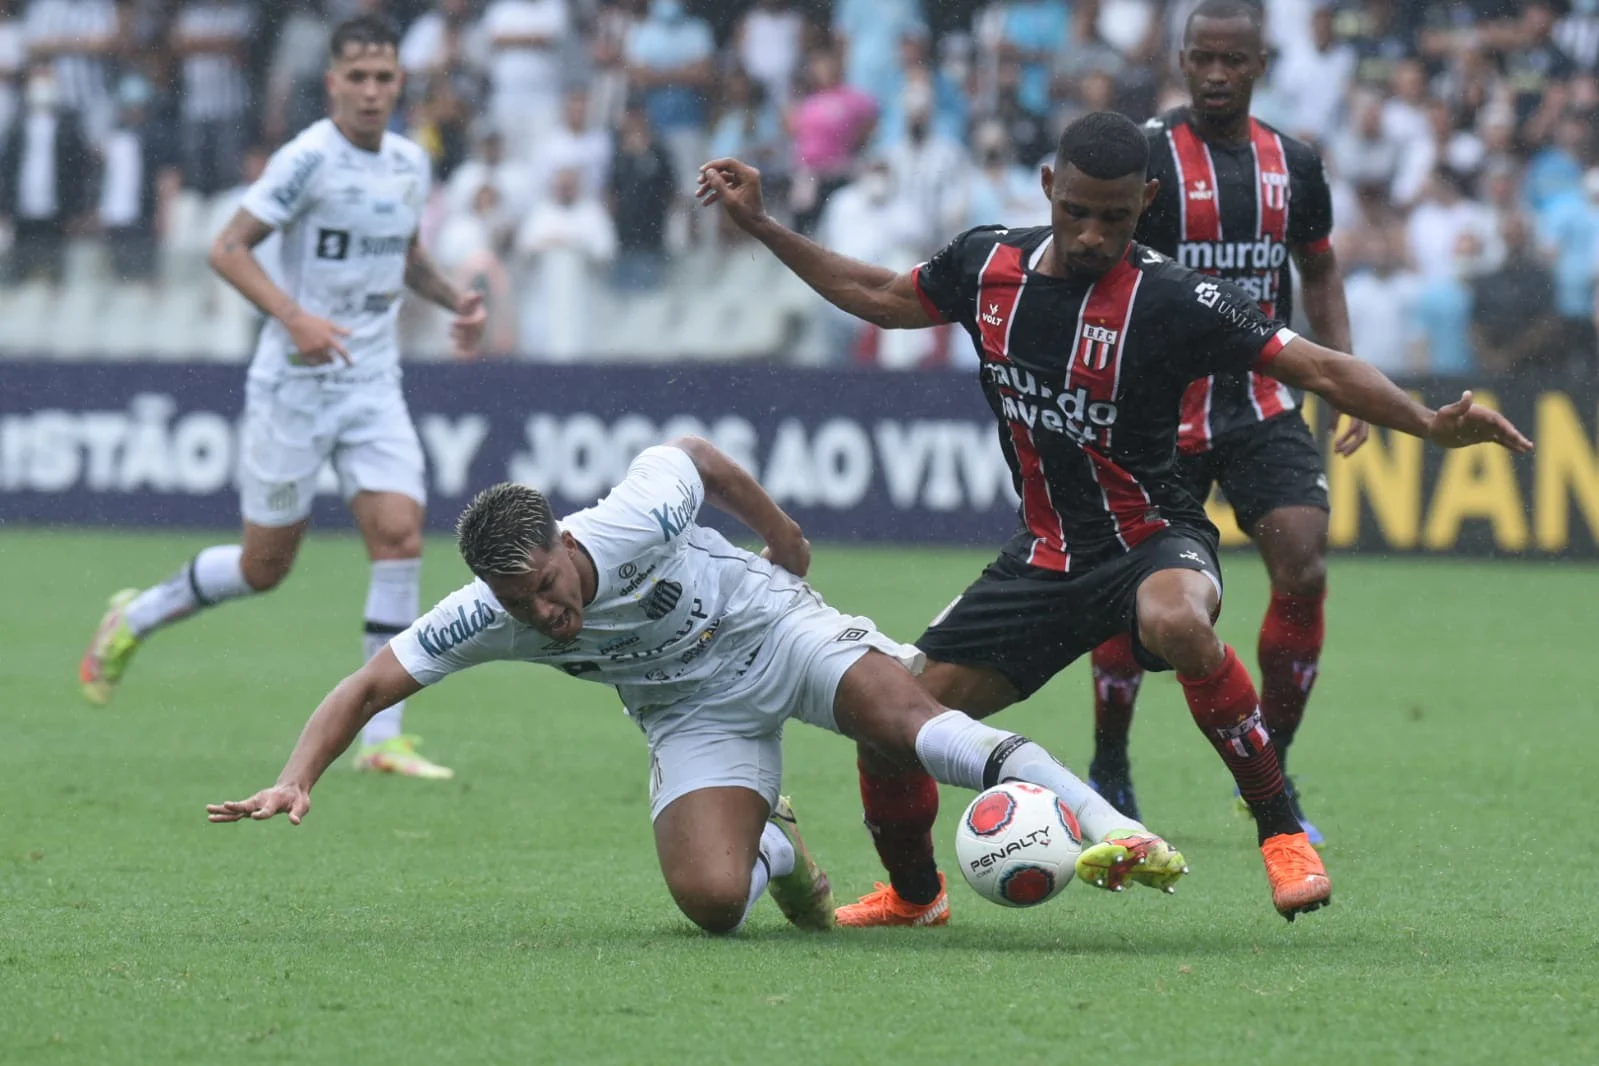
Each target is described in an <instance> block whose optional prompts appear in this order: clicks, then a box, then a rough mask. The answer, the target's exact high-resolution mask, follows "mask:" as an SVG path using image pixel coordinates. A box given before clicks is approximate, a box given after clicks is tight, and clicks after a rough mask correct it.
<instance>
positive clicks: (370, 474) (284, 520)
mask: <svg viewBox="0 0 1599 1066" xmlns="http://www.w3.org/2000/svg"><path fill="white" fill-rule="evenodd" d="M329 460H331V461H332V463H333V469H334V472H335V473H336V474H337V475H338V479H339V492H340V494H341V495H342V496H343V498H344V500H345V502H346V503H348V502H349V500H350V499H351V498H352V497H353V496H354V495H355V494H356V493H357V492H363V491H365V492H397V493H400V494H401V495H402V496H409V497H410V498H411V499H413V500H416V501H417V502H418V503H421V504H426V503H427V481H426V475H425V463H424V460H423V457H422V442H421V441H420V440H419V439H418V438H417V435H416V427H415V426H413V425H412V424H411V413H410V411H409V410H408V409H407V408H406V406H405V395H404V393H403V392H402V391H401V390H400V379H399V375H398V373H397V372H395V371H394V370H393V369H388V368H385V369H383V370H381V371H368V372H366V373H364V374H363V373H362V372H361V371H359V370H345V371H335V372H331V373H329V374H325V375H316V376H314V377H312V376H304V377H286V378H282V379H280V380H278V381H260V380H252V381H249V382H248V383H247V384H246V386H245V400H244V431H243V435H242V441H241V447H240V453H239V510H240V512H241V513H242V514H243V516H244V520H245V521H246V522H251V523H253V524H255V525H259V526H289V525H293V524H294V523H296V522H299V521H301V520H303V519H305V518H306V517H308V516H309V515H310V513H311V503H312V500H313V498H314V497H315V495H316V483H317V475H318V474H319V473H321V470H322V464H323V463H325V462H328V461H329Z"/></svg>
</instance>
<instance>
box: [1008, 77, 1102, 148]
mask: <svg viewBox="0 0 1599 1066" xmlns="http://www.w3.org/2000/svg"><path fill="white" fill-rule="evenodd" d="M1107 80H1108V79H1107ZM994 89H995V96H994V107H993V114H992V117H993V119H994V121H995V122H997V123H999V125H1000V126H1001V127H1002V128H1003V129H1004V130H1005V138H1006V140H1008V141H1009V142H1010V145H1011V150H1012V151H1013V152H1015V154H1016V158H1018V159H1020V160H1021V161H1022V162H1023V163H1026V164H1027V165H1028V166H1032V165H1034V164H1036V163H1038V162H1039V161H1040V160H1042V159H1043V158H1044V157H1045V156H1049V155H1053V154H1054V152H1055V137H1054V136H1053V135H1052V133H1051V124H1050V121H1049V119H1047V118H1046V117H1044V116H1042V115H1035V114H1034V113H1033V112H1031V111H1029V110H1027V108H1026V107H1024V106H1022V101H1021V96H1020V95H1019V94H1020V92H1021V66H1020V64H1017V63H1004V64H1002V65H1001V66H1000V68H999V70H998V71H997V72H996V80H995V87H994Z"/></svg>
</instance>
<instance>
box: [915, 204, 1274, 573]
mask: <svg viewBox="0 0 1599 1066" xmlns="http://www.w3.org/2000/svg"><path fill="white" fill-rule="evenodd" d="M1050 239H1051V233H1050V229H1049V227H1047V226H1040V227H1036V228H1031V229H1015V230H1007V229H1002V228H1000V227H997V226H985V227H979V228H978V229H974V230H968V231H967V232H965V233H963V234H961V235H960V236H959V237H956V238H955V239H954V240H953V241H952V242H950V243H949V244H948V245H947V246H945V247H944V248H943V249H942V250H941V251H939V253H938V254H937V255H935V256H933V258H932V259H930V260H928V261H927V262H926V263H923V264H922V265H921V266H919V267H917V268H916V270H915V272H914V273H913V275H912V277H913V278H914V280H915V283H916V291H917V293H918V294H919V296H920V297H921V300H922V303H923V305H924V306H925V307H926V309H927V311H928V313H929V314H930V315H932V316H933V317H934V318H936V319H938V320H939V321H944V322H957V323H959V324H960V325H961V326H963V327H964V328H965V330H966V332H967V333H968V334H970V335H971V338H972V344H973V345H974V346H975V347H976V349H977V355H978V359H979V360H980V362H981V370H980V374H981V378H982V387H983V394H984V395H985V396H986V397H987V399H988V405H989V407H990V408H991V409H992V410H993V412H994V417H995V418H996V419H998V420H999V443H1000V448H1001V449H1002V450H1003V451H1004V453H1005V460H1006V462H1008V463H1009V464H1010V469H1011V478H1012V480H1013V482H1014V484H1015V486H1016V493H1017V495H1018V496H1020V497H1021V509H1020V518H1021V529H1020V530H1019V531H1018V533H1017V535H1016V538H1015V539H1013V540H1012V541H1011V543H1010V545H1009V546H1008V548H1007V550H1008V551H1010V552H1011V553H1012V554H1014V555H1016V556H1018V557H1019V558H1022V559H1024V560H1025V561H1027V562H1028V563H1031V564H1032V565H1034V566H1038V567H1042V568H1044V569H1047V570H1055V571H1059V572H1062V573H1066V572H1072V571H1081V570H1084V569H1088V568H1091V567H1093V566H1096V565H1098V564H1100V563H1103V562H1106V561H1109V560H1110V559H1114V558H1116V557H1118V556H1120V555H1121V554H1122V553H1124V552H1126V551H1128V550H1129V549H1130V548H1133V547H1135V546H1136V545H1138V544H1139V543H1140V542H1142V541H1144V540H1146V539H1148V538H1149V537H1150V536H1152V535H1153V534H1155V533H1156V532H1158V531H1159V530H1162V529H1165V528H1166V527H1168V526H1177V527H1182V528H1188V529H1198V530H1203V531H1207V532H1208V533H1209V535H1211V536H1215V528H1214V527H1213V526H1212V525H1211V524H1210V521H1209V520H1208V519H1207V518H1206V517H1205V512H1204V508H1203V507H1201V506H1200V503H1199V501H1197V500H1195V499H1194V498H1193V497H1192V496H1191V495H1189V493H1188V492H1187V490H1185V489H1184V488H1183V487H1182V484H1181V482H1180V481H1179V480H1178V478H1177V477H1176V474H1175V465H1176V458H1177V425H1178V421H1179V409H1180V406H1181V400H1182V396H1183V392H1184V390H1185V389H1187V387H1188V385H1189V383H1191V382H1192V381H1194V380H1195V379H1196V378H1201V377H1204V376H1206V375H1208V374H1222V373H1226V374H1242V373H1247V372H1248V371H1249V370H1250V368H1251V367H1255V366H1259V365H1262V364H1263V363H1264V362H1265V361H1266V360H1269V359H1270V358H1271V357H1273V356H1274V355H1276V354H1277V352H1278V351H1280V350H1281V349H1282V346H1283V345H1284V344H1286V343H1287V342H1288V341H1289V340H1290V339H1292V337H1293V333H1292V332H1290V331H1289V330H1287V329H1286V328H1284V327H1283V326H1282V325H1281V324H1280V323H1278V322H1274V321H1272V320H1271V319H1270V318H1268V317H1267V316H1266V315H1264V314H1262V313H1261V312H1260V309H1259V308H1258V307H1256V306H1255V304H1254V302H1253V301H1251V300H1250V299H1249V297H1248V296H1247V295H1246V294H1245V293H1244V292H1243V291H1242V290H1240V289H1238V288H1236V287H1235V286H1233V285H1232V284H1231V283H1229V282H1225V281H1220V280H1218V279H1215V278H1209V277H1206V276H1205V275H1203V274H1200V273H1198V272H1197V271H1193V270H1189V269H1187V268H1186V267H1182V266H1179V265H1178V264H1177V263H1175V262H1173V261H1172V260H1171V259H1170V258H1168V257H1167V256H1164V255H1162V254H1160V253H1159V252H1157V251H1155V250H1154V249H1151V248H1145V247H1143V246H1141V245H1138V244H1132V245H1129V246H1128V249H1127V254H1126V256H1124V257H1123V259H1122V260H1121V261H1120V262H1119V263H1117V265H1116V266H1115V267H1114V268H1112V269H1111V270H1110V271H1109V272H1107V273H1106V274H1105V275H1104V276H1102V277H1100V278H1099V279H1097V280H1094V279H1083V278H1057V277H1052V276H1050V275H1047V274H1040V273H1039V272H1038V270H1037V266H1038V264H1039V262H1040V261H1041V260H1042V258H1043V256H1044V253H1045V251H1046V250H1047V248H1048V245H1049V241H1050Z"/></svg>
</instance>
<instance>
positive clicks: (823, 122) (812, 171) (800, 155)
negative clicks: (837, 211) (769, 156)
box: [788, 51, 877, 233]
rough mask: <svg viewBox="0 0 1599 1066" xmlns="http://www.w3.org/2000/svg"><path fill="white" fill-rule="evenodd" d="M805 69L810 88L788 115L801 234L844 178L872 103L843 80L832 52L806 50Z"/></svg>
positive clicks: (867, 127) (872, 119) (870, 121)
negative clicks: (796, 166) (809, 56)
mask: <svg viewBox="0 0 1599 1066" xmlns="http://www.w3.org/2000/svg"><path fill="white" fill-rule="evenodd" d="M808 73H809V82H810V92H809V94H808V95H806V96H805V97H804V98H803V99H802V100H800V102H799V103H798V104H796V105H795V107H794V109H793V111H791V112H790V114H789V117H788V129H789V134H790V136H792V137H793V140H794V157H795V160H796V161H797V163H798V169H797V171H796V173H795V181H794V193H793V207H794V215H795V224H796V225H797V226H798V227H799V228H800V231H801V232H805V233H808V232H810V231H811V230H812V229H813V228H814V227H815V225H816V221H817V220H818V219H819V218H820V217H821V213H822V208H823V206H825V204H826V203H827V198H828V197H829V196H831V195H832V194H833V192H834V190H836V189H839V188H841V187H842V186H843V185H844V184H845V183H846V182H848V181H849V180H850V172H851V167H852V166H853V164H854V161H855V155H856V153H857V152H859V151H860V150H861V147H862V146H863V145H865V144H866V142H867V140H868V139H869V138H870V136H871V132H872V127H873V125H874V124H875V123H876V121H877V105H876V103H874V102H873V100H872V98H871V97H870V96H867V95H866V94H865V93H864V92H862V91H861V90H859V89H856V88H854V87H853V86H849V85H845V84H843V82H842V80H841V76H842V72H841V71H840V69H839V63H838V57H837V56H835V55H834V54H833V53H832V52H828V51H818V52H815V53H812V55H811V59H810V65H809V71H808Z"/></svg>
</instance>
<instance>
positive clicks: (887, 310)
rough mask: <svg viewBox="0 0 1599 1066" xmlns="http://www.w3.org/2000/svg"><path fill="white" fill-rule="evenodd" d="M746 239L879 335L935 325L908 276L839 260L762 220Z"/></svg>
mask: <svg viewBox="0 0 1599 1066" xmlns="http://www.w3.org/2000/svg"><path fill="white" fill-rule="evenodd" d="M749 233H750V235H751V236H753V237H754V238H755V239H756V240H758V241H760V242H761V243H762V244H764V245H766V247H767V248H769V249H770V250H771V252H772V254H773V255H775V256H777V258H778V259H779V260H781V261H782V263H783V265H784V266H786V267H788V269H789V270H791V271H793V272H794V274H795V276H797V277H798V278H799V279H800V280H801V281H803V282H804V283H805V284H807V285H809V286H810V287H811V288H812V289H814V290H816V293H817V295H819V296H821V298H822V299H824V300H826V301H827V302H828V303H830V304H832V305H833V306H834V307H836V308H838V309H839V310H841V311H847V312H848V313H850V314H852V315H854V316H855V317H856V318H859V319H862V320H864V321H866V322H870V323H871V324H872V325H874V326H880V327H882V328H883V329H925V328H926V327H928V326H935V325H937V324H938V323H937V322H935V321H934V320H933V318H932V317H931V316H930V315H928V313H927V309H926V308H924V307H923V306H922V302H921V300H920V299H918V298H917V296H916V289H915V285H914V283H913V282H912V281H911V277H910V275H909V274H896V273H895V272H894V271H892V270H889V269H887V268H886V267H880V266H873V265H872V264H871V263H863V262H861V261H860V260H859V259H851V258H850V257H849V256H847V255H840V254H839V253H838V252H835V251H833V250H832V249H829V248H824V247H822V246H821V245H820V244H817V243H816V242H815V241H813V240H810V239H808V238H806V237H803V236H801V235H800V234H798V233H795V232H794V231H793V230H791V229H789V228H788V227H787V226H784V225H782V224H781V223H778V222H776V221H774V220H773V219H772V218H771V217H770V216H763V217H762V218H761V219H759V220H757V221H755V222H754V223H752V224H751V226H750V227H749Z"/></svg>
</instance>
